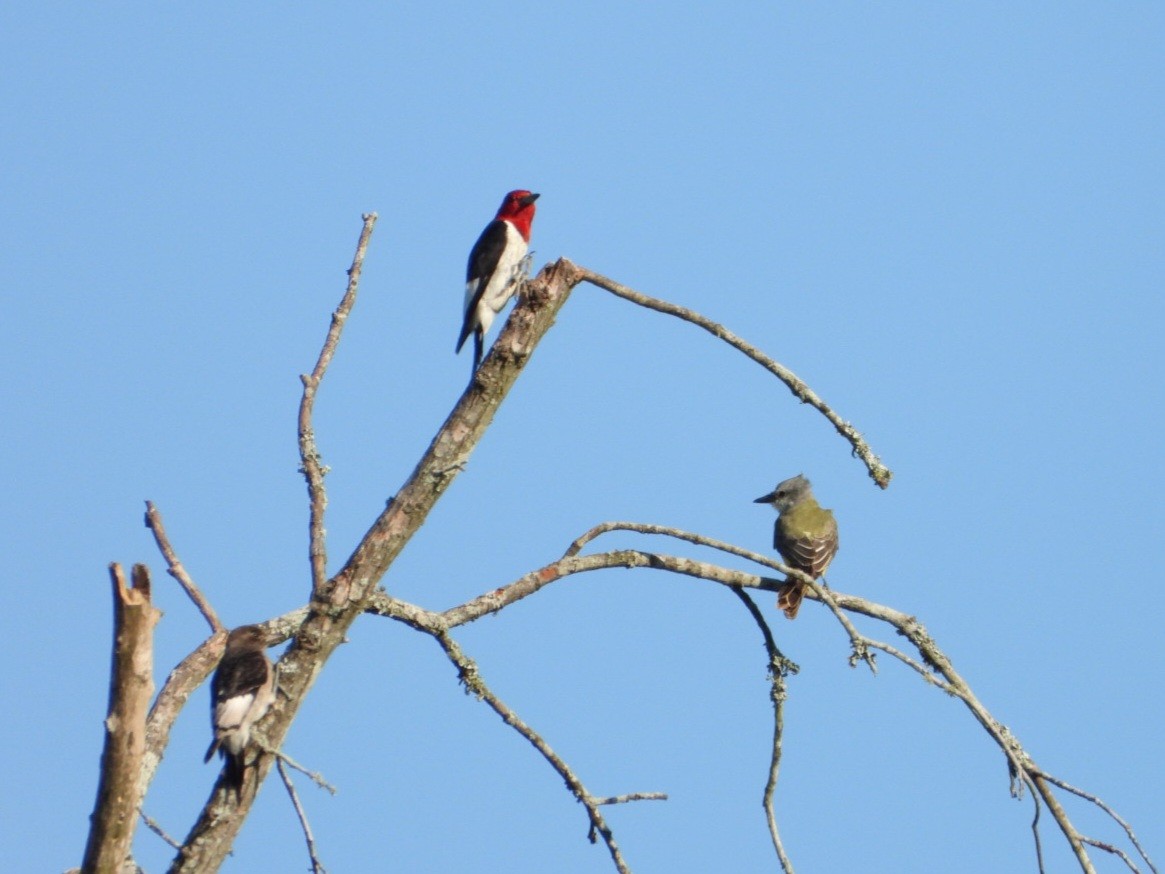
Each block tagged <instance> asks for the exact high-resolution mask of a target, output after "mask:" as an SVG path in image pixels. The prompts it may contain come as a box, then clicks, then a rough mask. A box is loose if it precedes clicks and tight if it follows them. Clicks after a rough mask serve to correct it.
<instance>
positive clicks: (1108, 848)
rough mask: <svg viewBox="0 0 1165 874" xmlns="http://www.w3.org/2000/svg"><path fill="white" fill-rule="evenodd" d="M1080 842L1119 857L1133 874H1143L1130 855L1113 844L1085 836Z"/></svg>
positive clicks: (1082, 836) (1081, 837)
mask: <svg viewBox="0 0 1165 874" xmlns="http://www.w3.org/2000/svg"><path fill="white" fill-rule="evenodd" d="M1080 840H1082V841H1084V843H1086V844H1088V845H1089V846H1092V847H1096V848H1097V849H1098V850H1104V851H1105V852H1106V853H1112V855H1114V856H1119V857H1120V858H1121V860H1122V861H1123V862H1124V863H1125V864H1126V865H1127V866H1128V867H1129V870H1130V871H1132V872H1133V874H1141V869H1140V868H1138V867H1137V866H1136V865H1135V864H1134V863H1133V860H1132V859H1130V858H1129V856H1128V853H1126V852H1125V851H1124V850H1122V849H1121V848H1120V847H1114V846H1113V845H1112V844H1106V843H1105V842H1104V841H1098V840H1096V838H1090V837H1087V836H1085V835H1081V836H1080Z"/></svg>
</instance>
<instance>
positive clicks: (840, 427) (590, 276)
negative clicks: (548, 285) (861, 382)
mask: <svg viewBox="0 0 1165 874" xmlns="http://www.w3.org/2000/svg"><path fill="white" fill-rule="evenodd" d="M580 269H581V270H582V278H583V279H584V280H585V281H587V282H589V283H591V285H595V286H598V287H599V288H602V289H604V290H605V291H609V292H611V294H613V295H615V296H616V297H621V298H623V299H624V300H629V301H631V302H632V303H635V304H638V305H639V306H641V307H646V308H647V309H650V310H655V311H656V312H660V313H666V314H667V315H669V316H675V317H676V318H679V319H683V320H684V321H685V322H691V323H692V324H693V325H698V326H699V327H701V328H703V329H704V330H705V331H707V332H708V333H709V334H711V335H712V336H714V337H717V338H718V339H720V340H723V341H724V342H725V343H727V344H728V345H729V346H731V347H732V348H734V349H737V350H739V351H740V352H743V353H744V354H745V355H747V356H748V357H749V358H751V359H752V360H753V361H755V362H756V363H757V364H759V365H760V366H761V367H763V368H764V369H765V370H767V371H768V372H769V373H771V374H773V376H775V377H776V378H777V379H779V380H780V381H781V382H783V383H784V384H785V385H786V386H787V387H788V389H789V391H791V392H792V393H793V395H794V396H795V397H796V398H797V399H798V400H799V401H801V403H803V404H809V406H811V407H813V409H815V410H817V411H818V412H819V413H821V415H823V416H825V418H826V419H828V420H829V423H830V424H831V425H833V427H834V428H835V429H837V433H838V434H840V435H841V436H842V437H844V438H845V439H846V440H847V441H848V442H849V444H850V446H852V447H853V454H854V455H856V456H857V457H858V458H860V459H861V460H862V463H863V464H865V466H866V470H867V471H869V474H870V478H871V479H873V481H874V482H875V483H877V485H878V486H879V487H880V488H883V489H884V488H886V487H887V486H888V485H890V478H891V477H893V476H894V473H893V471H891V470H890V468H888V467H886V465H884V464H882V461H881V459H879V458H878V456H877V455H875V454H874V451H873V450H872V449H871V448H870V446H869V444H868V443H866V441H865V438H863V437H862V435H861V433H860V432H859V431H858V429H857V428H855V427H854V426H853V425H851V424H850V423H849V422H847V421H845V420H844V419H842V418H841V416H839V415H838V414H837V413H835V412H834V411H833V410H832V409H830V407H829V406H828V405H827V404H826V403H825V401H823V400H822V399H821V398H819V397H818V396H817V394H816V393H815V392H814V391H813V389H811V388H809V386H807V385H806V384H805V383H804V382H802V381H801V380H800V379H799V378H798V377H797V375H796V374H795V373H793V371H791V370H789V369H788V368H787V367H784V366H782V365H780V364H778V363H777V362H776V361H774V360H773V359H772V358H770V357H769V356H768V355H765V353H763V352H761V351H760V350H759V349H757V348H756V347H755V346H753V345H752V344H751V343H747V342H745V341H744V340H742V339H740V338H739V337H738V336H736V335H735V334H734V333H732V332H731V331H729V330H728V329H727V328H725V327H724V326H723V325H721V324H719V323H718V322H714V321H712V320H711V319H709V318H705V317H704V316H702V315H700V314H699V313H697V312H695V311H694V310H690V309H688V308H686V307H682V306H677V305H676V304H674V303H669V302H668V301H665V300H659V299H658V298H654V297H649V296H648V295H646V294H643V293H641V292H638V291H635V290H634V289H632V288H628V287H627V286H626V285H622V284H620V283H618V282H615V280H613V279H608V278H607V277H606V276H602V275H600V274H598V273H595V272H594V271H593V270H587V269H586V268H585V267H584V268H580Z"/></svg>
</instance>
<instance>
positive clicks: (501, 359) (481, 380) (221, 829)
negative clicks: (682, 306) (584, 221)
mask: <svg viewBox="0 0 1165 874" xmlns="http://www.w3.org/2000/svg"><path fill="white" fill-rule="evenodd" d="M578 281H579V279H578V270H577V268H575V267H574V265H572V264H571V263H570V262H568V261H565V260H560V261H558V262H555V263H554V264H551V265H549V266H548V267H546V268H544V269H543V270H542V271H541V273H539V275H538V276H537V277H536V278H535V279H534V280H533V281H531V282H530V283H528V284H527V286H526V289H525V293H524V294H523V295H522V298H521V300H520V301H519V302H518V304H517V306H515V307H514V309H513V311H512V312H511V314H510V317H509V319H508V320H507V322H506V325H505V327H504V328H503V330H502V332H501V335H500V336H499V337H498V339H497V341H496V343H495V344H494V347H493V349H492V350H491V351H490V354H489V355H488V356H487V357H486V359H485V360H484V361H483V362H482V364H481V367H479V368H478V370H477V373H476V374H475V375H474V378H473V381H472V382H471V383H470V385H469V386H468V387H467V388H466V390H465V392H464V393H463V394H462V396H461V400H460V401H459V402H458V403H457V405H456V407H454V409H453V412H452V413H450V415H449V417H448V419H446V421H445V423H444V425H442V426H441V428H440V429H439V430H438V432H437V435H436V436H435V437H434V438H433V441H432V443H431V444H430V446H429V448H428V450H427V451H426V452H425V454H424V456H423V457H422V458H421V460H420V462H419V463H418V464H417V466H416V468H415V469H414V471H413V473H412V475H411V476H410V477H409V478H408V480H407V481H406V482H405V484H404V485H403V486H402V487H401V489H400V490H399V491H398V492H397V494H396V495H395V496H394V497H393V498H392V499H391V500H390V501H389V502H388V506H387V507H386V508H385V510H384V512H383V513H381V515H380V517H379V518H378V519H377V520H376V521H375V522H374V523H373V525H372V527H371V528H370V529H369V531H368V533H367V534H365V535H364V537H363V539H362V540H361V542H360V543H359V544H358V545H357V547H356V549H355V551H354V552H353V554H352V556H351V557H350V558H349V559H348V561H347V562H346V563H345V564H344V567H343V568H341V570H340V572H339V573H338V574H336V576H335V577H334V578H332V579H331V580H330V581H328V582H327V583H326V584H325V585H324V586H323V587H322V589H321V590H320V591H317V592H315V593H314V594H313V597H312V601H311V603H310V605H309V608H308V615H307V617H306V619H305V620H304V622H303V624H302V625H301V626H300V627H299V629H298V630H297V632H296V635H295V638H294V640H293V641H292V644H291V646H290V647H288V649H287V652H286V653H284V655H283V657H282V658H281V659H280V663H279V678H280V691H281V693H282V695H281V696H280V697H279V698H277V700H276V701H275V704H274V705H273V706H272V708H271V710H270V712H269V713H268V715H267V716H266V717H265V718H264V720H263V723H262V725H261V726H260V728H261V730H262V731H263V732H264V734H265V735H266V737H267V738H268V740H269V742H270V743H271V746H272V747H273V748H279V747H281V746H282V743H283V739H284V737H285V736H286V734H287V730H288V728H289V727H290V725H291V723H292V721H293V720H294V719H295V716H296V714H297V713H298V711H299V708H300V706H301V705H302V703H303V701H304V698H305V697H306V695H307V693H308V691H309V690H310V689H311V686H312V684H313V683H314V681H315V678H316V677H317V676H318V675H319V672H320V671H321V670H322V669H323V666H324V664H325V663H326V662H327V660H328V659H329V658H330V657H331V655H332V653H333V652H335V650H336V648H337V647H338V646H339V645H340V644H341V643H342V642H343V640H344V638H345V634H346V632H347V630H348V628H349V627H350V626H351V624H352V622H354V621H355V619H356V617H357V616H359V615H360V614H361V613H362V612H363V611H364V609H365V607H366V605H367V603H368V600H369V599H370V598H371V596H372V594H373V592H374V591H375V588H376V585H377V583H378V582H379V580H380V579H381V577H382V576H383V575H384V573H385V571H387V569H388V567H389V566H390V565H391V564H392V562H393V560H394V559H395V558H396V556H397V555H398V554H399V553H400V550H401V549H402V548H403V547H404V546H405V544H406V543H408V541H409V539H410V538H411V537H412V536H413V534H414V533H416V531H417V530H418V529H419V528H420V526H421V525H422V524H423V523H424V521H425V519H426V517H427V516H428V514H429V511H430V510H431V509H432V508H433V506H434V504H436V502H437V500H438V499H439V498H440V496H441V495H442V494H443V493H444V491H445V489H446V488H448V486H449V484H450V483H451V482H452V481H453V480H454V478H455V477H456V475H457V473H458V471H459V470H460V469H461V468H462V467H463V466H464V465H465V463H466V462H467V460H468V459H469V456H470V454H471V453H472V451H473V448H474V447H475V446H476V445H477V442H478V440H480V438H481V436H482V434H484V432H485V430H486V428H487V427H488V426H489V424H490V422H491V421H492V420H493V416H494V414H495V413H496V411H497V409H498V407H499V406H500V404H501V403H502V402H503V401H504V399H505V397H506V395H507V394H508V392H509V390H510V389H511V388H512V387H513V385H514V382H515V381H516V380H517V378H518V375H519V374H520V373H521V372H522V370H523V368H524V367H525V366H526V363H527V362H528V361H529V359H530V356H531V354H532V353H533V351H534V349H535V348H536V347H537V345H538V342H539V340H541V338H542V337H543V336H544V335H545V333H546V331H547V330H549V328H550V326H551V324H553V322H554V317H555V315H556V314H557V312H558V310H559V308H560V307H561V306H562V304H563V303H564V302H565V301H566V299H567V297H568V296H569V294H570V291H571V290H572V289H573V288H574V286H575V285H576V284H577V283H578ZM326 342H327V341H326V340H325V344H326ZM271 763H272V757H271V756H270V755H268V754H262V755H260V756H259V759H258V762H257V765H256V769H257V779H256V780H255V781H254V782H251V781H248V783H247V786H246V787H245V788H244V791H243V792H242V793H241V794H240V795H239V797H237V798H235V797H234V796H233V793H228V792H226V791H224V787H223V786H222V785H221V781H220V782H219V784H216V787H215V790H214V792H213V793H212V795H211V797H210V799H209V800H208V801H207V803H206V805H205V807H204V808H203V811H202V814H201V815H200V816H199V818H198V821H197V822H196V823H195V824H194V826H193V828H192V829H191V831H190V834H189V835H188V836H187V838H186V841H185V842H184V846H185V848H186V850H187V853H186V854H185V855H181V856H179V857H176V858H175V859H174V860H173V862H172V864H171V868H170V870H171V871H172V872H175V874H177V872H195V871H208V870H215V869H217V867H218V866H219V865H220V864H221V863H222V860H223V859H224V858H225V856H226V854H227V852H228V851H229V849H230V847H231V845H232V844H233V843H234V839H235V835H236V834H237V833H238V830H239V828H240V827H241V825H242V823H243V820H244V819H245V817H246V815H247V813H248V812H249V810H250V807H251V804H252V802H253V801H254V795H255V791H256V788H257V787H258V786H259V785H261V784H262V781H263V780H264V779H265V778H266V776H267V773H268V771H269V770H270V768H271Z"/></svg>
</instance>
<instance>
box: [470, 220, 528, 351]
mask: <svg viewBox="0 0 1165 874" xmlns="http://www.w3.org/2000/svg"><path fill="white" fill-rule="evenodd" d="M505 224H506V245H505V248H503V249H502V254H501V257H500V258H498V266H497V267H496V268H495V269H494V272H493V273H491V274H490V276H489V278H488V280H487V282H488V284H487V285H486V287H485V293H484V294H482V296H481V300H480V301H478V304H477V312H476V313H474V315H475V316H476V321H477V323H478V324H479V325H481V331H482V333H483V334H484V333H486V332H487V331H489V328H490V325H492V324H493V320H494V316H496V315H497V314H498V313H500V312H501V311H502V307H504V306H505V305H506V302H507V301H508V300H509V299H510V298H511V297H513V295H514V291H515V290H516V289H517V284H516V280H517V279H518V270H519V267H520V265H521V263H522V259H523V258H525V257H526V251H527V249H528V248H529V245H528V244H527V243H526V241H525V240H524V239H523V238H522V235H521V234H520V233H518V231H517V229H516V228H515V227H514V226H513V225H512V224H510V223H509V222H506V223H505ZM478 281H479V280H474V281H472V282H467V283H466V284H465V307H466V309H468V308H469V307H470V306H471V305H472V303H473V298H474V295H476V293H477V283H478Z"/></svg>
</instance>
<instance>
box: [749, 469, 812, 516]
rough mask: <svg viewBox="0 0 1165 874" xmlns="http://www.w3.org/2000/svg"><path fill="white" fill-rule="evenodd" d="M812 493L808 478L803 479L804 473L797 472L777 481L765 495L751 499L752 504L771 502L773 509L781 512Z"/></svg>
mask: <svg viewBox="0 0 1165 874" xmlns="http://www.w3.org/2000/svg"><path fill="white" fill-rule="evenodd" d="M812 494H813V487H812V485H810V483H809V480H807V479H805V475H804V474H800V473H799V474H797V475H796V476H794V477H789V479H787V480H785V481H784V482H782V483H777V487H776V488H775V489H773V490H772V491H771V492H769V493H768V494H767V495H762V496H761V497H759V498H757V499H756V500H755V501H753V503H754V504H772V505H773V509H774V510H776V511H777V512H778V513H783V512H785V511H786V510H788V509H790V508H791V507H795V506H797V504H799V503H801V501H803V500H804V499H805V498H807V497H809V496H811V495H812Z"/></svg>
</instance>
